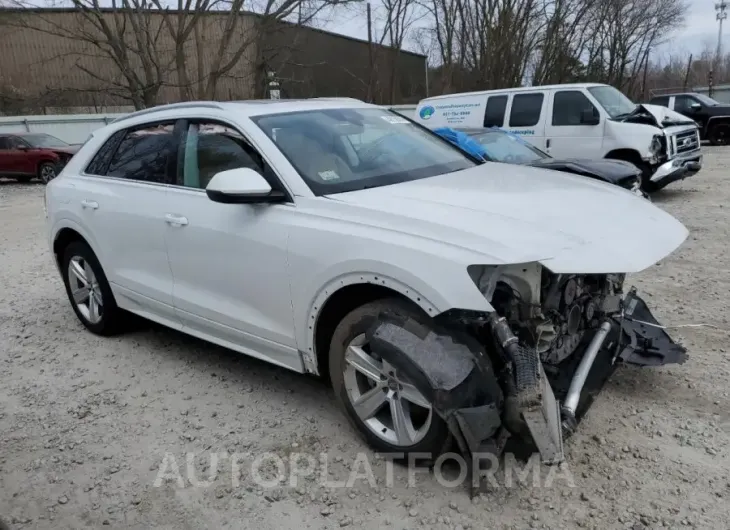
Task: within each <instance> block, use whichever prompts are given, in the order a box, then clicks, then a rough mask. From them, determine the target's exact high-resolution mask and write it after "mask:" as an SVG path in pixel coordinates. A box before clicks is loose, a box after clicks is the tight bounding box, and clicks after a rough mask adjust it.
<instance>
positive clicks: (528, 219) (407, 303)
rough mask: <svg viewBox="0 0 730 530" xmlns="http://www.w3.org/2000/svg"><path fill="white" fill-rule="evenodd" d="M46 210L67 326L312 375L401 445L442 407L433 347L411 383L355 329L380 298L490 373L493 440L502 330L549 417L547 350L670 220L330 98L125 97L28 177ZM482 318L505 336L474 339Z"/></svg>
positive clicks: (561, 367)
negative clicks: (74, 148)
mask: <svg viewBox="0 0 730 530" xmlns="http://www.w3.org/2000/svg"><path fill="white" fill-rule="evenodd" d="M46 214H47V219H48V238H49V244H50V246H51V248H52V250H53V254H54V256H55V258H56V263H57V265H58V267H59V270H60V273H61V276H62V278H63V281H64V283H65V286H66V291H67V294H68V297H69V300H70V302H71V305H72V307H73V310H74V311H75V312H76V315H77V316H78V318H79V319H80V320H81V322H82V323H83V324H84V325H85V326H86V327H87V328H88V329H89V330H91V331H92V332H94V333H97V334H100V335H108V334H111V333H114V332H117V331H119V330H121V329H122V328H123V325H124V322H125V318H124V317H125V314H127V313H135V314H137V315H140V316H142V317H145V318H148V319H150V320H154V321H156V322H159V323H162V324H164V325H166V326H169V327H171V328H174V329H177V330H180V331H182V332H184V333H189V334H190V335H194V336H196V337H200V338H203V339H206V340H208V341H210V342H213V343H216V344H219V345H223V346H225V347H228V348H231V349H233V350H236V351H238V352H241V353H244V354H247V355H251V356H253V357H257V358H259V359H264V360H266V361H269V362H271V363H274V364H277V365H280V366H283V367H286V368H289V369H291V370H295V371H297V372H302V373H305V372H306V373H312V374H322V375H325V374H327V375H329V377H330V378H331V381H332V384H333V386H334V389H335V392H336V395H337V397H338V399H339V401H340V403H341V404H342V406H343V408H344V410H345V412H346V413H347V415H348V417H349V418H350V420H351V421H352V423H353V424H354V425H355V426H356V428H357V429H358V430H359V432H360V433H361V434H362V435H363V436H364V437H365V438H366V439H367V440H368V441H369V442H370V443H371V444H372V445H373V446H374V447H376V448H377V449H379V450H385V451H402V452H409V451H417V452H423V451H437V450H438V449H440V448H443V447H444V441H445V440H447V439H448V433H449V429H450V428H452V427H453V423H449V414H448V412H445V411H444V410H443V409H442V408H439V405H438V404H437V403H435V402H434V399H435V398H434V397H433V396H434V394H433V392H432V390H433V388H431V387H429V384H433V385H435V386H438V383H434V381H435V380H436V379H438V378H437V377H431V375H433V374H432V373H431V372H430V371H431V370H433V369H435V368H434V367H435V366H441V367H444V366H446V365H447V364H448V362H450V361H449V359H450V358H451V357H450V356H449V355H446V356H442V357H441V361H439V363H432V365H431V368H427V367H421V368H422V370H423V371H424V372H425V373H426V375H427V376H428V377H426V379H425V381H426V382H424V379H419V378H418V377H415V376H414V375H413V372H412V371H411V372H409V368H408V367H407V366H405V365H402V364H400V365H399V363H398V359H401V358H402V356H401V355H400V354H399V353H396V354H394V355H393V356H391V357H387V356H385V353H384V352H382V351H379V350H378V349H377V348H374V347H372V346H371V344H370V340H371V337H372V336H373V335H372V334H373V332H374V331H373V330H374V328H377V327H378V326H379V325H380V323H381V322H384V321H385V320H384V319H385V318H386V316H387V315H396V316H401V317H403V316H405V317H407V318H408V319H411V320H413V321H416V322H418V323H419V324H420V325H421V326H422V327H423V329H426V330H441V331H439V333H445V334H446V335H450V334H451V333H454V336H456V334H458V333H462V332H464V331H465V330H468V333H469V334H470V336H471V337H472V340H477V341H478V344H479V345H480V346H479V348H481V349H483V350H484V352H486V354H487V356H486V357H485V358H483V359H482V360H481V361H480V362H481V363H482V368H484V366H491V368H489V370H493V373H494V374H496V375H494V376H493V378H492V380H491V381H492V383H485V384H493V385H497V386H494V388H493V389H492V390H493V392H491V393H490V394H489V395H491V396H492V398H490V399H493V401H494V402H493V403H492V405H493V406H492V407H491V409H490V410H491V411H492V412H491V414H496V415H497V416H496V418H497V419H496V423H494V422H493V426H494V432H490V433H487V434H488V435H489V437H495V439H496V437H497V435H498V433H497V431H498V430H500V432H501V431H504V429H507V430H510V429H511V430H510V432H513V433H516V432H517V431H518V430H519V429H517V428H516V427H514V424H510V423H509V422H508V421H504V422H503V421H502V420H501V419H500V418H501V417H502V415H503V414H505V413H506V412H505V411H506V410H508V409H509V406H510V405H509V404H510V403H513V404H514V401H510V400H509V399H505V400H504V402H503V401H502V399H501V397H500V396H503V395H504V396H506V397H509V396H510V395H511V394H512V393H513V389H514V385H512V384H511V382H510V381H511V378H512V377H513V376H512V375H510V374H511V373H513V372H511V371H510V370H513V371H514V373H517V375H519V372H520V366H521V365H520V362H523V361H524V359H523V361H520V360H518V359H514V358H511V357H510V355H511V353H510V351H511V350H510V347H511V346H512V345H513V344H517V343H518V342H519V344H520V345H521V347H523V349H524V351H525V352H530V351H532V352H536V351H539V353H540V355H541V358H540V360H542V363H543V365H544V366H545V368H546V369H545V370H541V371H540V373H541V374H542V375H541V376H540V381H542V382H543V383H544V382H546V381H548V380H549V385H548V386H547V388H548V389H550V388H551V386H550V385H552V389H553V391H554V392H555V395H556V396H557V397H558V399H563V398H564V399H565V403H567V406H566V407H567V408H564V410H563V412H562V413H563V416H564V417H568V418H569V417H570V415H571V414H573V413H574V412H575V410H572V411H571V409H570V407H571V406H573V409H575V406H574V405H571V403H572V401H571V399H573V400H574V399H575V396H576V393H575V390H571V392H572V394H571V393H569V392H568V388H567V387H563V386H562V383H561V382H560V381H562V382H563V383H564V382H565V381H567V382H571V381H573V382H574V383H575V382H576V381H577V386H576V384H574V385H572V387H571V388H574V387H575V388H578V393H580V392H579V391H580V388H579V387H582V383H581V381H580V379H581V378H583V379H584V375H585V374H583V373H582V372H581V370H582V369H579V370H577V369H576V363H562V360H563V359H565V358H567V357H571V356H573V355H583V352H584V351H586V346H585V344H583V342H582V341H581V340H579V339H584V338H589V337H590V336H593V335H596V337H599V336H601V333H598V332H599V331H600V330H602V329H604V328H606V329H607V330H608V329H609V328H610V330H611V331H612V332H617V331H616V330H617V329H618V327H617V326H618V325H619V323H618V322H619V320H617V319H618V315H622V314H624V312H623V310H621V309H620V307H619V304H618V302H617V301H620V299H621V293H622V290H621V289H622V284H623V279H624V276H623V273H627V272H634V271H639V270H642V269H644V268H646V267H648V266H650V265H652V264H653V263H654V262H656V261H657V260H660V259H662V258H664V257H665V256H666V255H667V254H669V253H671V252H672V251H673V250H674V249H675V248H677V247H678V246H679V245H680V244H681V243H682V241H683V240H684V239H685V237H686V235H687V231H686V229H685V228H684V227H683V226H682V225H681V224H680V223H679V222H678V221H676V220H675V219H674V218H672V217H671V216H670V215H669V214H667V213H665V212H663V211H662V210H660V209H658V208H657V207H655V206H653V205H652V204H650V203H648V202H647V201H644V200H642V199H641V198H640V197H637V196H635V195H634V194H632V193H630V192H628V191H626V190H623V189H620V188H618V187H615V186H611V185H607V184H603V183H600V182H596V181H591V180H588V179H585V178H581V177H576V176H572V175H568V174H565V173H557V172H552V171H545V170H540V169H534V168H528V167H519V166H508V165H503V164H496V163H493V164H492V163H490V164H486V165H481V164H479V163H478V162H477V161H476V160H473V159H471V158H469V156H468V155H465V154H464V153H462V152H461V151H460V150H458V149H457V148H455V147H453V146H452V145H451V144H450V143H448V142H447V141H445V140H443V139H441V138H440V137H438V136H436V135H434V134H433V133H431V132H430V131H428V130H427V129H425V128H423V127H421V126H419V125H417V124H414V123H412V122H410V121H409V120H406V119H405V118H403V117H402V116H399V115H398V114H395V113H393V112H391V111H388V110H385V109H382V108H379V107H375V106H372V105H367V104H365V103H362V102H358V101H354V100H336V99H329V100H327V99H314V100H304V101H278V102H269V101H251V102H232V103H213V102H204V103H182V104H176V105H169V106H164V107H158V108H153V109H149V110H144V111H140V112H137V113H133V114H130V115H128V116H126V117H124V118H121V119H118V120H117V121H115V122H113V123H112V124H110V125H108V126H106V127H104V128H103V129H100V130H99V131H97V132H95V133H94V134H93V136H92V137H91V138H90V139H89V140H88V141H87V142H86V144H85V145H84V146H83V147H82V148H81V150H80V151H79V152H78V154H77V155H76V156H74V157H73V158H72V159H71V161H70V162H69V164H68V165H67V166H66V167H65V168H64V170H63V171H62V173H61V174H60V175H59V176H58V177H57V178H56V179H55V180H53V181H52V182H51V183H50V184H49V185H48V187H47V191H46ZM556 293H557V296H558V299H557V301H555V299H554V297H555V295H556ZM632 296H633V295H632ZM632 300H633V303H634V306H636V304H637V303H638V302H636V300H638V298H632ZM546 304H547V305H546ZM552 304H555V305H554V307H553V306H552ZM548 306H549V307H548ZM639 307H642V306H641V304H639ZM626 314H629V313H626ZM495 315H496V316H499V317H502V316H503V317H505V318H504V319H495V318H493V317H495ZM642 318H649V317H642ZM497 320H499V322H497ZM505 324H508V325H509V327H508V328H505V327H504V325H505ZM500 326H501V327H500ZM601 326H603V327H601ZM623 326H624V330H625V329H628V328H627V326H628V324H627V322H623ZM628 327H630V326H628ZM529 330H533V331H535V330H537V331H539V336H537V335H534V334H533V335H531V334H530V333H529ZM512 332H514V335H512ZM624 332H625V331H624ZM492 333H498V334H499V336H500V337H501V336H503V335H504V334H505V333H506V334H507V336H510V337H511V339H510V341H509V344H505V343H502V344H501V345H495V343H493V342H492V341H491V340H490V339H489V337H490V336H491V334H492ZM517 336H519V341H518V339H517V338H516V337H517ZM602 337H603V339H605V333H604V334H603V335H602ZM512 339H513V340H512ZM596 341H598V339H595V340H594V341H593V342H592V344H593V343H597V342H596ZM598 342H601V341H598ZM619 342H620V340H619ZM628 344H629V343H626V344H625V346H626V347H627V348H628ZM639 344H643V342H642V341H639ZM508 346H509V347H508ZM598 346H601V344H598ZM605 346H606V347H605V348H604V349H603V350H600V351H601V352H605V351H609V350H608V342H606V345H605ZM503 347H504V348H503ZM594 349H596V352H593V353H591V355H586V356H585V357H588V358H590V357H593V358H596V353H597V352H598V349H597V348H594ZM503 350H504V351H503ZM634 350H635V348H634ZM634 350H631V351H628V350H627V352H624V351H623V350H622V351H621V353H622V355H621V357H620V359H623V360H628V361H629V362H637V363H638V364H661V363H662V362H672V359H671V355H669V354H668V355H666V356H664V353H666V352H663V351H662V348H661V347H657V346H656V344H655V347H654V350H656V351H658V352H659V357H657V353H656V352H654V353H653V354H652V355H653V357H652V359H653V361H652V362H651V363H642V359H643V358H644V357H642V356H641V355H643V354H641V352H638V350H637V351H634ZM614 352H616V353H619V350H618V349H617V348H616V347H612V348H611V349H610V352H609V353H610V355H613V354H614ZM441 353H443V352H441ZM428 355H431V354H427V353H426V352H423V355H422V357H423V358H426V357H428ZM436 355H438V352H437V353H436ZM535 355H536V354H535ZM535 355H533V357H529V359H532V360H534V361H535V362H539V361H538V360H537V357H536V356H535ZM386 357H387V358H386ZM525 358H528V357H525ZM388 359H390V360H388ZM657 359H658V361H657ZM614 360H615V357H614ZM417 361H418V359H417ZM445 363H446V364H445ZM585 364H586V363H582V364H581V366H583V367H584V368H585ZM548 366H549V369H548ZM584 368H583V369H584ZM588 368H590V363H588ZM546 373H547V374H548V375H547V376H546V375H545V374H546ZM561 378H562V379H561ZM576 378H577V379H576ZM428 381H430V383H428ZM518 390H519V388H518ZM571 396H573V397H571ZM462 397H464V396H462ZM465 397H466V398H468V400H472V401H476V400H479V399H482V400H483V399H486V398H484V394H479V395H478V396H477V395H476V394H475V395H474V396H471V395H470V394H466V395H465ZM439 403H440V402H439ZM518 416H519V414H518ZM524 432H525V431H524V430H523V431H522V434H523V435H524ZM485 436H486V435H485Z"/></svg>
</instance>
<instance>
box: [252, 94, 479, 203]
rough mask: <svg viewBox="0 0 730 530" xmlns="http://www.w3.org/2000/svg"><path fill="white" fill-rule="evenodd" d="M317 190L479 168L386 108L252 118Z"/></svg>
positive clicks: (382, 183)
mask: <svg viewBox="0 0 730 530" xmlns="http://www.w3.org/2000/svg"><path fill="white" fill-rule="evenodd" d="M252 119H253V121H254V122H255V123H256V124H257V125H258V126H259V127H260V128H261V129H262V130H263V131H264V132H265V133H266V134H267V135H268V136H269V138H271V139H272V140H273V142H274V143H275V144H276V146H277V147H278V148H279V149H280V150H281V152H282V153H283V154H284V155H285V156H286V157H287V158H288V159H289V161H290V162H291V164H292V165H293V166H294V167H295V168H296V170H297V171H298V172H299V174H300V175H301V176H302V178H304V180H305V181H306V183H307V185H308V186H309V188H310V189H311V190H312V191H313V192H314V193H315V194H316V195H325V194H330V193H342V192H346V191H354V190H360V189H365V188H372V187H377V186H386V185H389V184H397V183H400V182H407V181H410V180H417V179H422V178H427V177H433V176H435V175H441V174H443V173H451V172H453V171H459V170H462V169H466V168H470V167H474V166H476V165H477V163H476V162H475V161H473V160H472V159H471V158H469V157H468V156H467V155H465V154H464V153H462V152H461V151H460V150H459V149H458V148H456V147H454V146H452V145H451V144H450V143H449V142H448V141H446V140H443V139H441V138H440V137H438V136H437V135H435V134H433V133H431V132H429V131H428V130H426V129H424V128H422V127H420V126H418V125H416V124H414V123H412V122H411V121H409V120H407V119H406V118H404V117H403V116H400V115H399V114H396V113H394V112H391V111H388V110H385V109H369V108H360V109H321V110H313V111H302V112H289V113H285V114H272V115H266V116H259V117H254V118H252Z"/></svg>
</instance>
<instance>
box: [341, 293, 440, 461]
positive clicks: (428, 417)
mask: <svg viewBox="0 0 730 530" xmlns="http://www.w3.org/2000/svg"><path fill="white" fill-rule="evenodd" d="M382 312H388V313H394V314H397V315H402V316H407V317H410V318H413V319H415V320H416V321H418V322H419V323H422V324H423V325H426V326H428V325H429V321H430V319H429V318H428V317H427V316H426V315H423V314H422V313H420V312H419V311H418V310H417V309H416V308H414V307H413V306H411V305H410V304H408V303H406V302H404V301H402V300H399V299H393V298H391V299H385V300H377V301H375V302H370V303H368V304H365V305H363V306H360V307H359V308H357V309H355V310H353V311H352V312H350V313H349V314H348V315H347V316H345V318H343V319H342V321H341V322H340V323H339V325H338V326H337V328H336V329H335V332H334V335H333V337H332V342H331V345H330V356H329V370H330V378H331V381H332V386H333V388H334V391H335V394H336V397H337V399H338V401H339V404H340V406H341V408H342V409H343V410H344V412H345V414H346V415H347V418H348V419H349V420H350V423H352V425H353V426H354V427H355V429H356V430H357V431H358V433H359V434H360V435H361V436H362V438H364V439H365V441H366V442H367V443H368V444H369V445H370V446H371V447H372V448H374V449H375V450H376V451H379V452H386V453H403V454H404V455H408V454H409V453H429V454H431V455H432V457H433V458H436V457H437V456H438V455H439V454H441V453H443V452H444V451H445V450H446V448H447V444H448V441H449V431H448V427H447V425H446V423H445V422H444V421H443V420H442V419H441V418H440V417H439V416H438V415H437V414H436V413H435V411H434V410H433V407H432V406H431V403H429V402H428V401H427V400H426V398H424V397H423V395H422V394H421V393H420V392H419V391H418V390H416V388H415V387H414V386H413V385H412V384H411V383H410V382H409V381H408V379H407V378H406V377H405V376H404V375H403V374H401V373H399V372H398V370H396V369H395V368H394V367H392V366H391V365H390V364H388V363H387V362H386V361H384V360H383V359H382V358H381V357H380V356H379V355H378V353H377V352H375V351H372V350H371V349H370V347H369V345H368V343H367V339H366V332H367V331H368V329H369V328H370V327H371V326H372V325H373V324H374V323H375V322H376V320H377V318H378V316H379V315H380V314H381V313H382Z"/></svg>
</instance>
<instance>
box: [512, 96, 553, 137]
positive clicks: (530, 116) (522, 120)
mask: <svg viewBox="0 0 730 530" xmlns="http://www.w3.org/2000/svg"><path fill="white" fill-rule="evenodd" d="M511 99H512V101H511V102H510V104H509V114H508V118H507V120H506V121H507V124H506V125H505V129H507V130H508V131H509V132H511V133H512V134H518V135H520V136H521V137H522V138H524V139H525V140H527V141H528V142H530V143H531V144H533V145H534V146H536V147H538V148H541V149H542V148H544V147H545V120H544V116H545V113H546V108H547V98H546V97H545V92H543V91H535V92H532V91H530V92H516V93H513V94H511Z"/></svg>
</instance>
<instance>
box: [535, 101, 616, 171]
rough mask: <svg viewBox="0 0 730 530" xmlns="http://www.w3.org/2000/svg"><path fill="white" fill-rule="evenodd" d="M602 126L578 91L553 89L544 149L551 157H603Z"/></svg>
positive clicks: (591, 105)
mask: <svg viewBox="0 0 730 530" xmlns="http://www.w3.org/2000/svg"><path fill="white" fill-rule="evenodd" d="M591 117H592V119H591ZM596 122H597V123H596ZM604 125H605V121H604V120H603V119H602V118H601V116H600V113H599V111H598V109H597V108H596V106H595V105H594V104H593V103H592V102H591V100H590V99H588V96H586V94H585V93H584V92H583V91H582V90H576V89H566V90H555V91H553V92H552V93H551V97H550V105H549V111H548V119H547V125H546V127H545V150H546V151H547V152H548V154H550V156H553V157H555V158H603V129H604Z"/></svg>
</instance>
